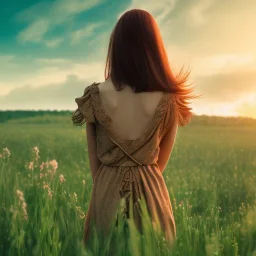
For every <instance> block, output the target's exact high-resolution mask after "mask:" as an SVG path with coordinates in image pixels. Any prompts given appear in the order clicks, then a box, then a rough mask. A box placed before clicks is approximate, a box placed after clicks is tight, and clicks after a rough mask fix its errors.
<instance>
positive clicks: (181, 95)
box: [105, 9, 199, 119]
mask: <svg viewBox="0 0 256 256" xmlns="http://www.w3.org/2000/svg"><path fill="white" fill-rule="evenodd" d="M182 71H183V67H182V69H181V71H180V72H179V74H178V75H177V76H174V74H173V73H172V70H171V68H170V64H169V61H168V57H167V54H166V51H165V48H164V44H163V40H162V37H161V33H160V30H159V27H158V25H157V23H156V21H155V19H154V18H153V16H152V15H151V14H150V13H148V12H147V11H145V10H141V9H132V10H129V11H127V12H125V13H124V14H123V15H122V16H121V17H120V19H119V20H118V22H117V24H116V25H115V27H114V29H113V31H112V33H111V36H110V41H109V46H108V54H107V60H106V66H105V80H107V79H108V78H109V77H111V80H112V82H113V84H114V86H115V88H116V90H118V91H120V90H122V89H123V86H122V84H126V85H128V86H130V87H131V88H132V89H133V91H134V92H135V93H138V92H153V91H167V92H170V93H173V94H175V95H176V96H177V97H176V99H177V101H176V104H177V106H178V108H179V113H180V115H181V116H180V117H181V118H182V119H186V118H187V117H188V116H191V115H192V113H191V109H192V108H190V107H188V102H187V100H189V99H193V98H197V97H199V96H195V95H192V92H193V90H194V88H189V87H188V86H187V85H186V82H187V79H188V76H189V74H190V71H189V72H187V73H185V74H184V75H182Z"/></svg>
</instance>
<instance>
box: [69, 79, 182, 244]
mask: <svg viewBox="0 0 256 256" xmlns="http://www.w3.org/2000/svg"><path fill="white" fill-rule="evenodd" d="M98 84H99V83H93V84H92V85H90V86H88V87H86V88H85V91H84V94H83V96H81V97H79V98H76V102H77V104H78V108H77V109H76V111H75V112H74V113H73V117H72V118H73V122H74V124H76V125H79V124H83V123H84V122H93V123H95V124H96V134H97V157H98V159H99V160H100V161H101V163H102V164H101V166H100V168H99V169H98V170H97V173H96V175H95V179H94V182H93V191H92V195H91V199H90V203H89V208H88V211H87V214H86V220H85V226H84V242H85V244H86V242H87V241H88V238H89V237H90V235H91V234H92V233H91V225H90V224H91V222H92V221H93V223H95V225H96V226H97V227H98V228H99V229H102V230H104V233H106V234H107V232H108V229H109V227H110V223H111V222H112V221H113V220H114V219H115V218H116V210H117V207H118V205H119V202H120V199H121V198H123V197H125V198H126V216H127V217H128V218H129V214H128V212H129V209H130V207H131V206H130V205H129V198H130V197H132V198H133V202H134V205H133V207H132V210H133V215H134V218H135V224H136V226H137V227H138V230H141V219H140V214H139V206H138V202H137V199H138V198H141V197H142V196H143V197H144V199H145V201H146V204H147V207H148V212H149V214H150V216H151V218H152V222H154V220H155V218H156V217H157V218H158V219H159V220H160V223H161V227H162V230H163V231H164V233H165V236H166V239H167V240H168V241H170V242H171V243H172V242H173V241H174V240H175V238H176V227H175V220H174V216H173V210H172V206H171V201H170V197H169V193H168V190H167V187H166V184H165V181H164V178H163V175H162V173H161V171H160V169H159V167H158V164H157V159H158V154H159V150H160V149H159V144H160V141H161V139H162V137H163V135H164V134H165V132H166V131H167V130H168V127H170V125H171V123H172V122H173V120H174V118H176V117H178V118H179V125H184V124H185V123H186V120H181V116H179V112H178V110H177V99H176V96H174V95H173V94H171V93H167V92H164V93H163V94H162V97H161V99H160V101H159V104H158V105H157V107H156V109H155V112H154V115H153V118H152V120H151V121H150V123H149V125H148V126H147V130H146V132H144V133H143V135H142V136H140V137H139V138H137V139H135V140H127V139H123V138H121V136H118V134H116V132H115V131H114V129H113V127H112V123H111V122H112V120H111V118H110V117H109V115H107V114H106V112H105V110H104V108H103V104H102V101H101V97H100V95H99V87H98Z"/></svg>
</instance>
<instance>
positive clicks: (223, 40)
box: [0, 0, 256, 118]
mask: <svg viewBox="0 0 256 256" xmlns="http://www.w3.org/2000/svg"><path fill="white" fill-rule="evenodd" d="M134 8H137V9H143V10H146V11H148V12H149V13H151V14H152V16H153V17H154V18H155V20H156V21H157V24H158V26H159V28H160V31H161V35H162V38H163V41H164V45H165V48H166V51H167V54H168V59H169V62H170V66H171V68H172V70H173V72H176V73H178V72H179V70H180V68H181V67H182V65H183V64H184V65H185V69H190V70H191V75H190V78H189V82H193V86H194V87H195V89H196V90H195V93H196V94H203V96H201V98H200V99H194V100H192V101H191V105H190V106H191V107H192V111H193V112H194V113H195V114H198V115H201V114H206V115H219V116H247V117H254V118H256V33H254V32H253V31H254V30H255V24H256V15H255V10H256V1H255V0H243V1H241V0H190V1H187V0H158V1H155V0H129V1H128V0H122V1H118V0H72V1H70V0H48V1H38V0H33V1H32V0H23V1H19V0H1V8H0V21H1V22H0V67H1V68H0V110H6V109H11V110H13V109H24V110H26V109H27V110H32V109H48V110H49V109H58V110H62V109H65V110H74V109H75V108H76V107H77V105H76V103H75V101H74V99H75V98H76V97H80V96H82V94H83V91H84V88H85V87H86V86H88V85H90V84H92V83H93V82H103V81H104V80H105V79H104V68H105V61H106V57H107V49H108V43H109V39H110V34H111V32H112V30H113V28H114V26H115V24H116V22H117V21H118V19H119V18H120V16H121V15H122V14H123V13H125V12H126V11H128V10H130V9H134Z"/></svg>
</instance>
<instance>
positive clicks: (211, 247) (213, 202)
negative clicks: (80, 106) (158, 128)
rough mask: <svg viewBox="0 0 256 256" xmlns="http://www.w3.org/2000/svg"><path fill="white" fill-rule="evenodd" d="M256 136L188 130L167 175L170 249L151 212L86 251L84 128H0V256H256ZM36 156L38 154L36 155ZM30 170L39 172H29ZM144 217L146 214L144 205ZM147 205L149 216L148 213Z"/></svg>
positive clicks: (248, 130) (247, 131)
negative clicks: (172, 226)
mask: <svg viewBox="0 0 256 256" xmlns="http://www.w3.org/2000/svg"><path fill="white" fill-rule="evenodd" d="M255 131H256V129H255V127H252V126H248V127H247V126H236V127H233V126H225V127H219V126H217V125H215V126H214V127H211V126H200V125H194V126H188V127H186V128H182V129H180V130H179V131H178V137H177V140H176V144H175V147H174V150H173V153H172V156H171V158H170V161H169V164H168V167H167V168H166V170H165V171H164V173H163V175H164V178H165V181H166V185H167V187H168V190H169V194H170V198H171V203H172V206H173V211H174V217H175V221H176V227H177V240H176V242H175V245H174V247H173V248H172V251H171V250H170V248H169V247H168V243H167V241H165V239H163V234H161V233H159V234H158V233H157V232H156V230H155V229H154V227H153V226H152V223H151V221H150V218H149V217H148V218H147V216H146V212H144V213H143V214H144V215H143V216H145V217H144V218H143V220H144V222H145V223H144V227H145V228H144V229H145V232H144V233H143V235H141V234H140V233H138V231H137V230H136V228H135V226H134V223H133V222H132V220H131V219H123V218H122V214H121V213H122V203H123V202H120V213H119V215H118V216H119V218H120V219H119V222H118V223H120V225H118V227H115V226H114V225H113V226H112V229H111V231H110V233H109V236H107V237H105V236H103V235H102V233H97V232H96V230H95V231H94V236H91V240H90V248H89V249H87V250H85V248H84V247H83V243H82V238H83V227H84V221H85V215H86V212H87V209H88V206H89V199H90V196H91V192H92V180H91V174H90V170H89V162H88V157H87V152H86V143H85V142H86V138H85V134H86V133H85V130H84V129H80V128H77V127H70V126H66V125H19V126H15V125H13V124H4V125H2V126H0V255H182V256H183V255H197V256H198V255H207V256H209V255H230V256H231V255H241V256H244V255H245V256H252V255H253V256H255V255H256V132H255ZM38 150H39V151H38ZM32 163H33V164H32ZM141 205H142V211H143V209H144V210H145V209H146V208H145V205H144V206H143V200H142V201H141ZM143 207H144V208H143Z"/></svg>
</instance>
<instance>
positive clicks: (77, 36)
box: [70, 22, 105, 45]
mask: <svg viewBox="0 0 256 256" xmlns="http://www.w3.org/2000/svg"><path fill="white" fill-rule="evenodd" d="M104 24H105V23H104V22H99V23H94V24H89V25H87V26H85V27H84V28H81V29H78V30H76V31H73V32H72V33H71V34H70V36H71V44H73V45H74V44H77V43H79V42H80V41H81V39H83V38H84V37H88V36H91V35H92V34H93V32H94V30H95V28H98V27H101V26H102V25H104Z"/></svg>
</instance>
